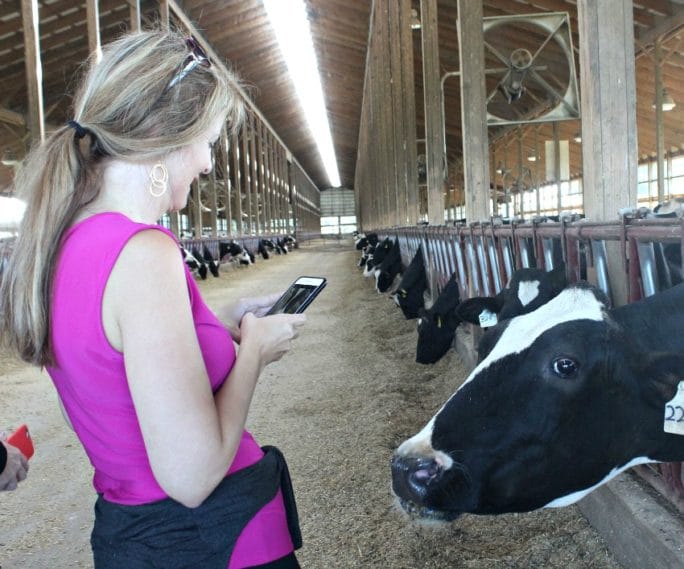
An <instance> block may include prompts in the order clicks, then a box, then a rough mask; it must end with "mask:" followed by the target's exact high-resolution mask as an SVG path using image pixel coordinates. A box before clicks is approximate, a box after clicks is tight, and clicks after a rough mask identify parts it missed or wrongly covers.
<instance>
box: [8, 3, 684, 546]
mask: <svg viewBox="0 0 684 569" xmlns="http://www.w3.org/2000/svg"><path fill="white" fill-rule="evenodd" d="M304 5H305V10H306V16H307V19H308V23H309V26H310V32H311V37H312V41H313V46H314V51H315V54H316V58H317V65H318V74H319V76H320V80H321V85H322V90H323V97H324V101H325V109H326V112H327V118H328V122H329V127H330V136H331V139H332V146H333V149H334V156H335V163H336V167H337V171H338V173H339V181H337V180H335V179H333V178H334V177H333V176H331V175H330V173H329V171H328V170H327V169H326V166H325V164H324V160H323V159H322V158H321V153H320V151H319V145H318V142H319V141H318V140H317V138H316V136H315V135H314V134H312V131H311V129H310V128H309V123H308V119H307V117H306V114H305V112H304V108H303V107H302V104H301V103H300V100H299V96H298V93H297V88H296V86H295V84H294V83H293V80H292V79H291V77H290V73H289V70H288V65H287V63H286V61H285V58H284V56H283V53H282V50H281V46H280V45H279V43H278V39H277V36H276V34H275V31H274V27H273V24H272V21H271V19H270V18H269V15H268V12H267V10H266V8H265V6H264V3H263V2H262V0H230V1H228V2H221V1H215V0H85V1H80V0H78V1H77V0H2V2H0V76H1V77H2V80H3V81H2V86H1V87H0V158H1V159H0V197H5V198H17V197H19V198H20V197H21V196H17V194H16V192H15V190H14V187H13V183H12V181H13V178H14V175H15V172H16V171H17V169H18V168H19V167H20V165H21V160H22V159H23V157H24V156H25V155H26V153H27V152H28V151H29V149H30V148H31V146H32V145H34V144H39V143H40V141H41V140H44V139H45V137H46V136H49V134H50V132H51V131H53V130H55V129H57V128H61V127H62V126H63V125H64V124H66V123H67V121H69V120H71V119H73V118H74V114H73V113H74V110H73V108H72V105H71V102H72V95H73V90H74V87H75V85H76V84H77V80H78V76H79V72H80V71H81V69H82V64H83V62H84V61H85V60H86V59H87V58H88V57H89V56H90V55H91V54H93V53H97V51H98V49H100V46H102V45H105V44H106V43H108V42H109V41H111V40H112V39H114V38H115V37H117V36H118V35H119V34H121V33H122V32H126V31H131V30H137V29H144V28H147V27H155V26H162V27H164V26H170V27H173V28H177V29H180V30H182V31H183V32H184V33H187V34H191V35H193V36H194V37H195V38H197V40H198V41H199V42H200V44H201V45H202V47H203V49H204V51H205V52H206V53H207V54H208V56H209V58H210V59H211V60H212V62H213V64H214V65H226V66H228V67H229V68H230V69H232V70H234V71H236V72H237V74H238V75H239V76H240V78H241V79H242V82H243V83H242V92H243V94H244V97H245V100H246V101H247V102H248V106H249V108H250V113H249V117H248V119H247V122H246V124H245V125H244V127H243V130H242V131H241V133H239V135H237V136H235V137H233V138H230V139H229V138H228V137H224V138H223V139H222V140H221V143H220V144H219V145H218V146H217V148H216V150H215V169H214V172H213V174H212V176H210V177H207V178H206V179H201V180H199V181H198V182H197V183H196V184H194V185H193V188H192V192H191V199H190V201H189V203H188V206H187V207H186V208H185V209H184V210H182V211H181V212H179V213H178V214H171V215H168V216H166V217H165V218H164V219H162V220H161V222H162V223H163V224H164V225H166V226H168V227H170V228H171V229H172V230H173V231H174V232H175V233H176V234H177V235H178V236H179V237H185V238H194V239H199V238H202V237H204V238H207V239H213V240H217V239H219V238H226V237H227V238H232V239H242V240H243V242H244V240H250V239H254V238H258V237H261V236H278V235H283V234H286V233H287V234H294V235H296V236H297V238H298V239H300V240H304V239H306V238H310V237H318V236H320V235H321V234H325V233H326V232H331V233H336V234H338V235H342V234H344V233H345V232H347V231H350V230H351V229H358V230H363V231H371V230H375V231H380V232H383V231H384V232H387V231H388V230H389V229H390V228H407V227H409V228H411V227H415V226H417V225H418V224H426V223H427V224H429V225H430V226H432V227H456V226H459V227H469V224H471V223H481V222H491V220H492V218H493V217H494V216H499V217H501V218H504V219H518V220H520V222H524V221H526V220H527V221H529V220H530V219H533V218H537V217H539V216H558V215H560V214H561V213H563V212H568V211H571V212H573V213H578V214H581V215H585V216H586V217H587V218H588V219H590V220H591V221H594V222H612V221H614V220H616V219H617V218H618V212H619V211H620V210H622V209H624V208H632V209H634V208H638V207H640V206H644V207H648V208H653V207H654V206H655V205H656V204H658V203H661V202H664V201H667V200H669V199H673V198H684V0H634V1H633V2H631V1H630V2H627V1H625V0H601V2H592V1H591V0H577V1H572V0H483V1H482V2H473V1H472V0H305V2H304ZM338 196H339V198H338ZM349 196H353V199H351V202H344V203H345V204H346V203H351V204H352V205H351V211H350V210H349V209H348V208H347V207H346V206H345V208H344V211H342V209H339V208H341V206H340V205H339V204H341V203H343V199H342V198H343V197H349ZM3 204H7V205H2V206H0V207H4V208H9V207H10V206H9V202H3ZM324 204H325V205H324ZM336 204H337V205H336ZM336 207H337V208H338V209H336ZM7 211H8V209H6V211H5V213H7ZM2 213H3V212H1V211H0V231H7V232H8V233H9V234H10V235H12V234H13V233H16V231H17V227H18V225H17V221H16V220H15V219H9V218H8V219H5V218H3V216H2ZM326 218H328V219H330V220H331V221H330V224H331V225H329V226H324V225H322V221H323V220H324V219H326ZM673 227H674V226H673ZM682 231H683V230H682V228H681V226H679V225H677V226H676V235H675V234H674V233H673V234H672V238H673V239H675V240H681V235H682ZM680 242H681V241H680ZM6 243H7V244H6V245H5V241H3V240H2V239H0V261H1V260H2V256H3V254H4V252H5V251H6V252H9V250H10V245H9V243H10V241H9V240H8V241H7V242H6ZM434 286H435V287H438V286H439V283H437V284H435V285H434ZM677 468H678V469H679V470H678V471H677V476H678V477H679V478H678V480H677V481H675V482H672V483H671V487H672V488H674V490H673V492H674V493H675V494H676V498H675V500H674V503H675V507H674V510H675V511H676V510H677V508H678V507H679V509H680V510H681V505H682V503H684V498H683V496H684V491H683V490H682V488H684V486H682V479H681V466H678V467H677ZM663 476H666V474H663ZM606 499H607V500H608V501H611V500H614V499H615V498H614V497H612V496H611V497H608V498H606ZM605 508H606V506H605V504H604V503H596V504H594V505H593V506H587V515H589V516H590V517H591V516H593V518H592V519H593V520H597V521H596V523H597V524H599V525H601V524H603V526H605V527H607V528H609V527H610V526H612V525H614V521H615V520H614V518H612V519H605ZM625 508H626V509H625V510H620V511H624V512H627V511H628V510H629V512H630V513H629V514H627V513H624V514H623V515H624V516H625V517H635V518H638V517H639V515H636V516H635V515H634V514H633V513H632V511H633V508H634V506H633V505H628V506H625ZM602 516H603V517H604V518H602ZM677 516H679V518H677ZM668 523H670V522H668ZM672 523H676V524H682V521H681V512H677V513H676V514H675V515H674V521H673V522H672ZM637 525H638V524H637ZM644 525H645V526H646V528H645V530H644V531H645V532H646V533H652V532H651V530H652V528H650V529H649V528H648V522H647V523H645V524H644ZM630 527H632V526H630ZM677 527H680V526H679V525H678V526H677ZM629 531H633V530H631V529H630V530H629ZM628 539H629V537H628ZM615 543H616V545H615V547H618V548H619V547H622V545H621V544H620V542H619V541H616V542H615ZM649 543H650V542H649ZM670 546H671V544H670V545H668V546H667V547H670ZM650 547H654V548H655V547H656V546H655V545H653V546H650ZM668 555H669V553H668ZM664 558H665V559H670V557H667V556H665V557H664ZM635 559H636V557H635Z"/></svg>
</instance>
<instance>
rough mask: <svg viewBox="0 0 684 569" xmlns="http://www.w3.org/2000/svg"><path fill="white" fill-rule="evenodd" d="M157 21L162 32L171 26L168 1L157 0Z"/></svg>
mask: <svg viewBox="0 0 684 569" xmlns="http://www.w3.org/2000/svg"><path fill="white" fill-rule="evenodd" d="M159 20H160V22H161V27H162V29H163V30H168V29H169V25H170V24H171V14H170V7H169V1H168V0H159Z"/></svg>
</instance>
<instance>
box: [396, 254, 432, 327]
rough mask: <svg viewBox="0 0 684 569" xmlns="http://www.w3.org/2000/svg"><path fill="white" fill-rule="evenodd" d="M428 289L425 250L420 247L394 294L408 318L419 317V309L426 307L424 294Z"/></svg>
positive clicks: (398, 304)
mask: <svg viewBox="0 0 684 569" xmlns="http://www.w3.org/2000/svg"><path fill="white" fill-rule="evenodd" d="M426 290H427V277H426V276H425V262H424V261H423V250H422V248H421V247H418V250H417V251H416V254H415V255H414V256H413V259H411V262H410V263H409V266H408V268H407V269H406V272H405V273H404V274H403V275H402V277H401V281H399V285H398V286H397V290H396V291H395V292H394V294H393V295H392V298H393V299H394V302H396V303H397V306H398V307H399V308H400V309H401V311H402V313H403V314H404V317H405V318H406V319H407V320H411V319H412V318H418V311H419V310H420V309H421V308H424V307H425V299H424V294H425V291H426Z"/></svg>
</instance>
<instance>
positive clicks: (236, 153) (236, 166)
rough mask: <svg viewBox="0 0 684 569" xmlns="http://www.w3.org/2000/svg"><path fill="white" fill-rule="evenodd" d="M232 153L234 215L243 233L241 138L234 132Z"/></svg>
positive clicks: (237, 225)
mask: <svg viewBox="0 0 684 569" xmlns="http://www.w3.org/2000/svg"><path fill="white" fill-rule="evenodd" d="M230 145H231V149H232V152H231V155H232V158H233V193H234V197H233V199H234V200H235V201H234V202H233V204H234V207H233V215H234V216H235V222H236V223H235V225H236V231H237V234H238V235H243V234H244V232H245V229H244V227H245V226H244V221H243V218H242V199H241V196H240V194H241V193H242V172H241V171H240V140H239V138H238V136H237V134H234V135H233V137H232V140H231V144H230Z"/></svg>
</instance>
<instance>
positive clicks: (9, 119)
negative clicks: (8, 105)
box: [0, 107, 26, 128]
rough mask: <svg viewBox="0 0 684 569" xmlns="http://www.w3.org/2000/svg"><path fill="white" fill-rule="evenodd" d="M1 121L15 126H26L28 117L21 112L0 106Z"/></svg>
mask: <svg viewBox="0 0 684 569" xmlns="http://www.w3.org/2000/svg"><path fill="white" fill-rule="evenodd" d="M0 121H1V122H5V123H8V124H12V125H14V126H22V127H24V128H25V127H26V119H25V118H24V115H22V114H21V113H17V112H15V111H10V110H9V109H5V108H4V107H0Z"/></svg>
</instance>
